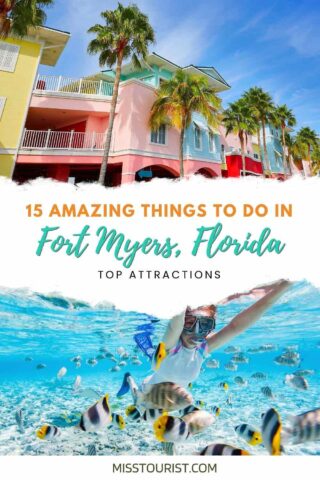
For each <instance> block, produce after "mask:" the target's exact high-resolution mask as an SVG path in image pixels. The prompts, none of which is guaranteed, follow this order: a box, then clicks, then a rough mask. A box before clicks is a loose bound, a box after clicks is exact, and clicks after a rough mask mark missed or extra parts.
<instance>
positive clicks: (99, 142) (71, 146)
mask: <svg viewBox="0 0 320 480" xmlns="http://www.w3.org/2000/svg"><path fill="white" fill-rule="evenodd" d="M105 139H106V134H105V133H96V132H86V133H83V132H75V131H73V130H71V131H70V132H57V131H53V130H25V131H24V134H23V139H22V145H21V148H22V149H30V150H103V148H104V144H105Z"/></svg>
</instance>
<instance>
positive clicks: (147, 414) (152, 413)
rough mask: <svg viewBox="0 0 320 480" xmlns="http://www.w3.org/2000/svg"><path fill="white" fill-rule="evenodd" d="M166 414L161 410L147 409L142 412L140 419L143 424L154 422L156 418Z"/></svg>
mask: <svg viewBox="0 0 320 480" xmlns="http://www.w3.org/2000/svg"><path fill="white" fill-rule="evenodd" d="M165 413H166V412H165V411H164V410H163V409H162V408H148V409H147V410H145V411H144V412H143V415H142V419H143V420H144V421H145V422H154V421H155V420H156V419H157V418H159V417H161V415H164V414H165Z"/></svg>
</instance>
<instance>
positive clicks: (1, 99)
mask: <svg viewBox="0 0 320 480" xmlns="http://www.w3.org/2000/svg"><path fill="white" fill-rule="evenodd" d="M6 100H7V99H6V97H0V120H1V117H2V113H3V110H4V106H5V104H6Z"/></svg>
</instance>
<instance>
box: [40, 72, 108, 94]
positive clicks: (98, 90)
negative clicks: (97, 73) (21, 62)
mask: <svg viewBox="0 0 320 480" xmlns="http://www.w3.org/2000/svg"><path fill="white" fill-rule="evenodd" d="M34 93H35V94H37V95H53V96H62V97H65V96H68V97H70V96H71V97H84V96H86V97H89V98H95V97H100V98H105V97H111V96H112V94H113V84H112V83H109V82H105V81H103V80H100V81H97V80H90V79H87V78H78V79H76V78H68V77H62V76H59V77H57V76H53V75H38V77H37V79H36V82H35V87H34Z"/></svg>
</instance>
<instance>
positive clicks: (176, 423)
mask: <svg viewBox="0 0 320 480" xmlns="http://www.w3.org/2000/svg"><path fill="white" fill-rule="evenodd" d="M153 431H154V434H155V436H156V439H157V440H158V441H159V442H173V443H179V442H184V441H185V440H187V439H188V437H189V436H190V432H189V430H188V425H187V424H186V422H184V421H183V420H182V419H181V418H175V417H171V416H169V415H162V416H161V417H159V418H158V419H157V420H156V421H155V422H154V424H153Z"/></svg>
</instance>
